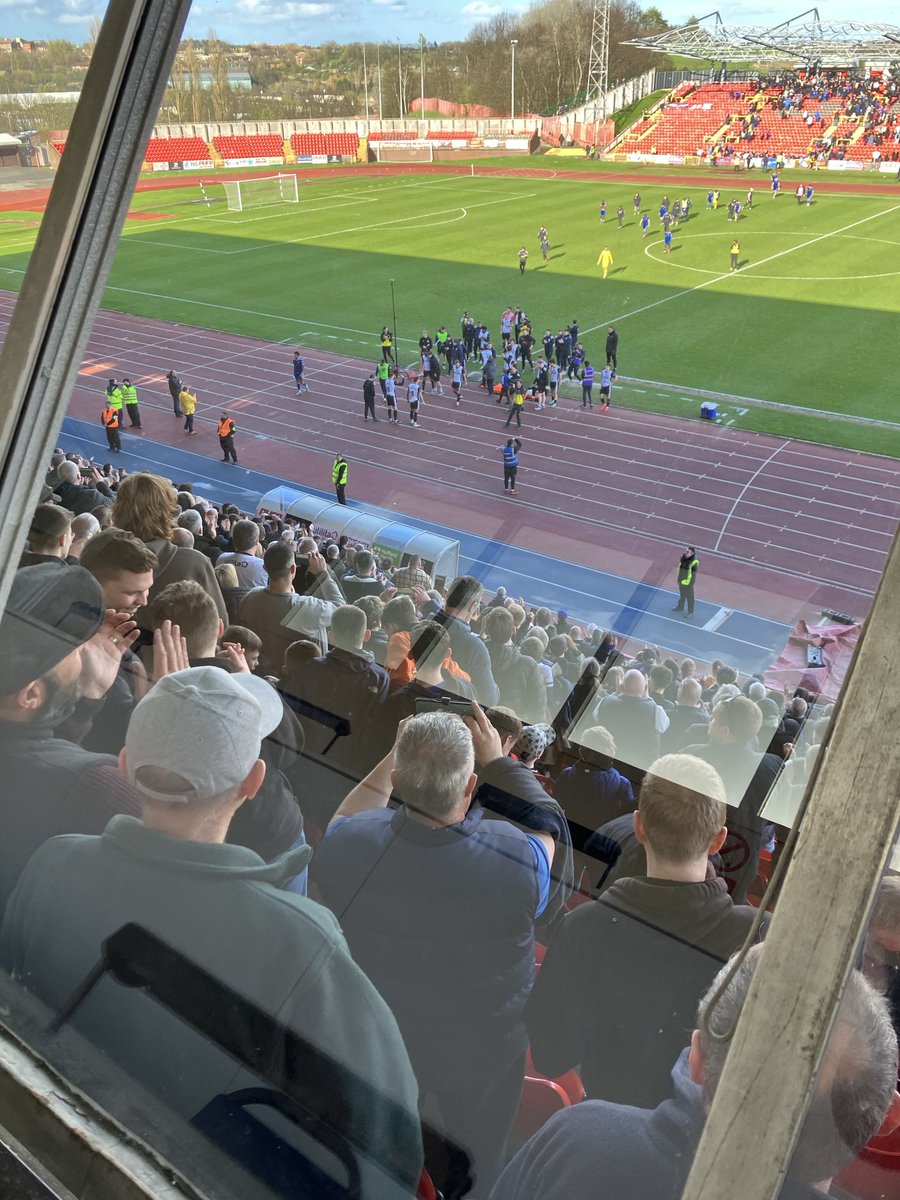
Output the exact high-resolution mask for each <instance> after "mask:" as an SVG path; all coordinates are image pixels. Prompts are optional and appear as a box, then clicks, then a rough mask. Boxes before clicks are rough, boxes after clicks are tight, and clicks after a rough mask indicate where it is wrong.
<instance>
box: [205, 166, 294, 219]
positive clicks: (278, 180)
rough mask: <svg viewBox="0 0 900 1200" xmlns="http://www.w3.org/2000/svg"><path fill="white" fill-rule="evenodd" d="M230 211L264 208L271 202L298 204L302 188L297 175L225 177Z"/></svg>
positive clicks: (226, 195) (223, 182) (223, 183)
mask: <svg viewBox="0 0 900 1200" xmlns="http://www.w3.org/2000/svg"><path fill="white" fill-rule="evenodd" d="M222 187H224V189H225V198H226V200H227V201H228V211H229V212H243V211H244V209H245V208H264V207H266V205H269V204H297V203H299V200H300V189H299V188H298V187H297V176H296V175H265V176H262V177H261V178H259V179H223V180H222Z"/></svg>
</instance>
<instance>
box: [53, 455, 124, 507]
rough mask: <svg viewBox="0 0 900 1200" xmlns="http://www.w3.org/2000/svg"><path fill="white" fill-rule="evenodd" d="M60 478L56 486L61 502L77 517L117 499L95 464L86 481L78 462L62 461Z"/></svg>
mask: <svg viewBox="0 0 900 1200" xmlns="http://www.w3.org/2000/svg"><path fill="white" fill-rule="evenodd" d="M59 478H60V483H59V484H58V486H57V488H56V494H57V496H59V502H60V504H61V505H62V506H63V508H67V509H68V510H69V512H70V513H74V514H75V516H76V517H77V516H78V515H79V514H80V513H86V512H92V511H93V510H94V509H95V508H100V507H101V505H110V504H112V502H113V500H114V499H115V497H114V496H113V493H112V490H111V488H110V486H109V484H108V483H105V482H104V480H103V476H102V475H101V474H100V472H99V471H98V470H97V468H96V467H94V466H92V467H91V468H90V471H89V473H88V478H87V481H85V480H84V479H83V478H82V474H81V468H80V467H79V466H78V464H77V463H73V462H68V461H66V462H64V463H60V466H59Z"/></svg>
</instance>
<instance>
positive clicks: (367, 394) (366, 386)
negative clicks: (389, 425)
mask: <svg viewBox="0 0 900 1200" xmlns="http://www.w3.org/2000/svg"><path fill="white" fill-rule="evenodd" d="M363 405H364V411H363V420H364V421H368V419H369V417H371V418H372V420H373V421H377V420H378V418H377V417H376V416H375V376H374V375H370V376H369V377H368V379H366V380H365V381H364V383H363Z"/></svg>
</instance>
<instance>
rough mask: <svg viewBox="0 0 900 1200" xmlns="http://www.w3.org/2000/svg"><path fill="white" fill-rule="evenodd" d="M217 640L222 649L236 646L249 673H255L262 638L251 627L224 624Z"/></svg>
mask: <svg viewBox="0 0 900 1200" xmlns="http://www.w3.org/2000/svg"><path fill="white" fill-rule="evenodd" d="M219 640H220V643H221V646H222V649H223V650H224V649H226V648H227V647H228V646H234V647H236V649H238V650H239V651H240V652H241V654H242V655H243V656H244V662H245V663H246V664H247V670H248V671H249V672H250V674H251V675H253V674H255V673H256V671H257V668H258V667H259V657H260V654H261V652H262V639H261V638H260V637H258V636H257V635H256V634H255V633H254V632H253V630H252V629H248V628H247V626H246V625H226V626H225V628H224V629H223V630H222V636H221V638H220V639H219ZM264 673H265V672H262V671H261V672H260V674H264Z"/></svg>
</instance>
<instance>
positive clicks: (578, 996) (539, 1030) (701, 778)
mask: <svg viewBox="0 0 900 1200" xmlns="http://www.w3.org/2000/svg"><path fill="white" fill-rule="evenodd" d="M725 814H726V808H725V788H724V786H723V784H722V781H721V779H720V778H719V776H718V775H717V774H716V772H715V771H714V770H712V769H711V768H710V767H709V766H707V765H706V764H705V763H702V762H700V761H699V760H697V759H696V758H691V757H688V756H687V755H682V754H672V755H667V756H665V757H664V758H660V759H658V760H657V761H656V762H655V763H654V764H653V766H652V767H651V769H650V772H649V773H648V774H647V777H646V778H645V780H644V784H643V787H642V789H641V797H640V804H639V807H638V811H637V812H636V813H635V814H634V828H635V833H636V835H637V838H638V840H639V841H640V842H641V843H642V845H643V847H644V851H645V853H646V856H647V877H646V878H643V879H640V878H638V879H634V878H631V879H619V880H618V881H617V882H616V883H614V884H613V885H612V887H610V888H609V889H608V890H607V891H606V892H605V893H604V894H603V897H602V898H601V899H600V900H598V901H597V902H596V903H592V904H585V905H582V906H580V907H579V908H577V909H576V910H575V911H574V912H572V913H570V914H569V915H568V916H566V917H565V918H564V919H563V921H562V923H561V924H560V925H559V926H558V927H557V930H556V933H555V934H554V937H553V940H552V941H551V943H550V948H549V950H548V952H547V955H546V957H545V958H544V962H543V964H542V966H541V970H540V972H539V974H538V978H537V982H536V983H535V987H534V990H533V991H532V994H531V998H530V999H529V1002H528V1007H527V1009H526V1013H525V1020H526V1025H527V1027H528V1031H529V1036H530V1039H531V1051H532V1055H533V1057H534V1063H535V1066H536V1067H537V1069H538V1070H539V1071H542V1072H544V1073H545V1074H547V1075H550V1076H557V1075H561V1074H562V1073H563V1072H565V1071H567V1070H569V1068H571V1067H575V1066H580V1067H581V1077H582V1079H583V1081H584V1085H585V1089H586V1091H587V1094H588V1096H589V1097H590V1098H594V1099H603V1100H608V1101H613V1102H615V1103H617V1104H631V1105H635V1106H637V1107H647V1108H652V1107H653V1106H655V1105H656V1104H658V1103H660V1102H661V1101H662V1100H664V1099H666V1098H667V1097H668V1096H669V1095H670V1089H671V1075H670V1071H671V1065H672V1062H673V1061H674V1060H675V1059H676V1058H677V1057H678V1054H679V1053H680V1051H681V1049H682V1048H683V1046H684V1045H685V1044H686V1042H687V1040H688V1039H689V1037H690V1031H691V1028H692V1026H693V1016H694V1011H695V1009H696V1005H697V999H698V997H699V996H700V995H702V993H703V991H704V990H705V989H706V987H707V986H708V984H709V983H710V982H711V981H712V979H713V977H714V976H715V974H716V972H717V971H718V969H719V967H720V966H721V964H722V963H723V962H724V961H725V960H726V959H727V958H728V957H729V955H730V954H731V953H733V952H734V951H735V950H736V949H737V948H738V947H739V946H740V945H741V944H742V943H743V941H744V938H745V937H746V935H747V932H748V930H749V929H750V926H751V924H752V922H753V920H754V917H755V915H756V910H755V909H753V908H750V907H738V906H736V905H735V904H734V903H733V902H732V900H731V897H730V896H729V895H728V887H727V885H726V882H725V880H724V879H717V878H709V874H710V871H709V858H710V856H711V855H713V854H716V853H718V851H719V850H720V849H721V847H722V844H723V842H724V841H725V836H726V834H727V830H726V828H725ZM650 1031H652V1040H651V1032H650Z"/></svg>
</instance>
